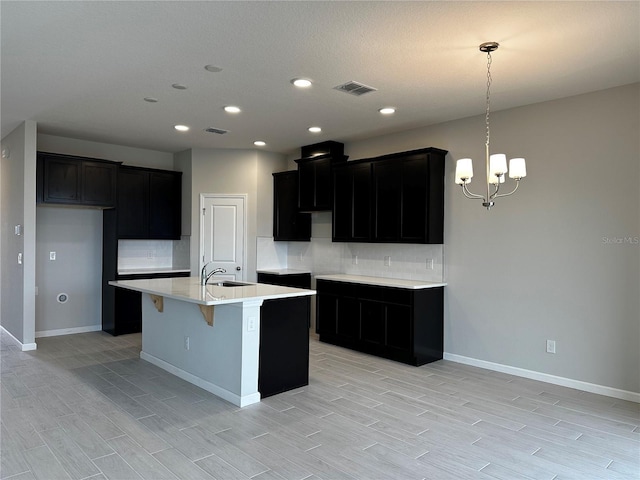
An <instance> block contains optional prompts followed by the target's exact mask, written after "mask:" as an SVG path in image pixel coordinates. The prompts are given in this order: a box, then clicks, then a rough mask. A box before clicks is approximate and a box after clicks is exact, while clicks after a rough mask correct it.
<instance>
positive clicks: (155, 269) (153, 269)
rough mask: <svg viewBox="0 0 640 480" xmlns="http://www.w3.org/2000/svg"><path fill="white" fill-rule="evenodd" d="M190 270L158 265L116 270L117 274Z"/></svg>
mask: <svg viewBox="0 0 640 480" xmlns="http://www.w3.org/2000/svg"><path fill="white" fill-rule="evenodd" d="M190 271H191V270H190V269H188V268H171V267H166V268H158V267H148V268H123V269H121V270H118V275H148V274H151V273H185V272H187V273H188V272H190Z"/></svg>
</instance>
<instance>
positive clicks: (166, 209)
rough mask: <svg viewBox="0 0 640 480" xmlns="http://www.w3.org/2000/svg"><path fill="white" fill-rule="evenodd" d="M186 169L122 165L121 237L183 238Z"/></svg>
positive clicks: (120, 181) (119, 206)
mask: <svg viewBox="0 0 640 480" xmlns="http://www.w3.org/2000/svg"><path fill="white" fill-rule="evenodd" d="M181 205H182V172H173V171H168V170H154V169H147V168H139V167H127V166H123V167H120V171H119V175H118V205H117V210H118V220H117V231H118V238H121V239H156V240H179V239H180V233H181V228H182V225H181V211H182V207H181Z"/></svg>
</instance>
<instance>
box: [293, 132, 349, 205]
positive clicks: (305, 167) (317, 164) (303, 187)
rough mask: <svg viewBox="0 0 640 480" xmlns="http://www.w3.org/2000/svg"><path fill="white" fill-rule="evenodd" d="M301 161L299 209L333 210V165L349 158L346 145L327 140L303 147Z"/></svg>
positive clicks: (299, 171) (299, 169)
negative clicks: (345, 151) (345, 150)
mask: <svg viewBox="0 0 640 480" xmlns="http://www.w3.org/2000/svg"><path fill="white" fill-rule="evenodd" d="M300 153H301V155H302V158H301V159H299V160H296V163H297V164H298V209H299V210H300V211H302V212H316V211H322V210H332V209H333V176H332V168H333V166H335V165H339V164H342V163H344V162H346V161H347V158H348V157H346V156H345V155H344V154H343V153H344V145H343V144H342V143H340V142H334V141H327V142H320V143H316V144H313V145H306V146H304V147H302V148H301V149H300Z"/></svg>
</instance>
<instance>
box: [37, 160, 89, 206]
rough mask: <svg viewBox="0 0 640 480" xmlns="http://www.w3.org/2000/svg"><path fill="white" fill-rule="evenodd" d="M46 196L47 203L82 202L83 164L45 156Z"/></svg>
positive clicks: (44, 195)
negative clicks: (81, 181)
mask: <svg viewBox="0 0 640 480" xmlns="http://www.w3.org/2000/svg"><path fill="white" fill-rule="evenodd" d="M43 158H44V181H43V183H44V194H43V200H44V202H46V203H68V204H75V203H80V202H81V192H80V180H81V178H82V163H81V162H80V161H79V160H74V159H63V158H55V157H47V156H44V157H43Z"/></svg>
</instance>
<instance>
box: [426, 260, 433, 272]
mask: <svg viewBox="0 0 640 480" xmlns="http://www.w3.org/2000/svg"><path fill="white" fill-rule="evenodd" d="M427 270H433V258H427Z"/></svg>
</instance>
